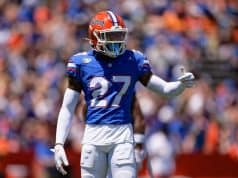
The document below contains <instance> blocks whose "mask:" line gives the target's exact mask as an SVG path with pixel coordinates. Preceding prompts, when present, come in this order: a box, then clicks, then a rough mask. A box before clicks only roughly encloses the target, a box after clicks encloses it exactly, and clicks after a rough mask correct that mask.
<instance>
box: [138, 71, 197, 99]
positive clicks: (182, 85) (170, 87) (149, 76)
mask: <svg viewBox="0 0 238 178" xmlns="http://www.w3.org/2000/svg"><path fill="white" fill-rule="evenodd" d="M140 82H141V83H142V84H143V85H144V86H146V87H147V88H149V89H150V90H152V91H154V92H155V93H158V94H159V95H162V96H165V97H173V96H177V95H179V94H181V93H182V92H183V91H184V90H185V89H186V88H190V87H192V86H193V85H194V75H193V74H192V73H190V72H182V75H181V77H179V78H178V80H177V81H174V82H166V81H165V80H163V79H161V78H160V77H158V76H156V75H155V74H153V73H152V72H151V71H149V72H147V73H146V74H144V75H143V76H142V77H140Z"/></svg>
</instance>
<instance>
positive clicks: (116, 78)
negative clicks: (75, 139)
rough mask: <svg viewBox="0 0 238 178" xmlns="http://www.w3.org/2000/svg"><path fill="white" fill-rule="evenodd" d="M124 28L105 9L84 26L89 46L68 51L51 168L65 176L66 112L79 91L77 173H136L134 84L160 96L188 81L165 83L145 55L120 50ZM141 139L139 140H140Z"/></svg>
mask: <svg viewBox="0 0 238 178" xmlns="http://www.w3.org/2000/svg"><path fill="white" fill-rule="evenodd" d="M127 33H128V29H127V28H126V26H125V24H124V22H123V19H122V18H121V17H120V16H119V15H116V14H114V13H113V12H111V11H102V12H99V13H97V14H96V15H95V16H94V17H93V19H92V21H91V22H90V25H89V42H90V44H91V46H92V48H93V49H92V50H89V51H87V52H83V53H78V54H75V55H73V56H72V57H71V58H70V59H69V61H68V64H67V74H68V87H67V89H66V90H65V94H64V98H63V103H62V106H61V109H60V112H59V116H58V122H57V129H56V143H55V146H54V149H55V163H56V168H57V169H58V170H59V171H60V172H61V173H62V174H66V171H65V170H64V167H63V165H66V166H67V165H68V164H69V163H68V160H67V157H66V154H65V151H64V143H65V139H66V137H67V135H68V132H69V129H70V125H71V121H72V116H73V113H74V110H75V107H76V104H77V102H78V98H79V96H80V93H81V91H83V92H84V94H85V100H86V104H87V117H86V126H85V131H84V136H83V140H82V152H81V177H82V178H105V177H106V174H107V171H108V170H109V172H111V175H112V177H113V178H121V177H126V178H134V177H136V162H135V153H134V150H133V149H134V145H133V144H134V138H133V128H132V115H131V105H132V100H133V95H134V89H135V84H136V82H138V81H139V82H141V83H142V84H143V85H144V86H145V87H147V88H148V89H150V90H152V91H154V92H156V93H158V94H159V95H162V96H166V97H173V96H177V95H179V94H181V93H182V92H183V91H184V90H185V89H186V88H190V87H192V86H193V84H194V76H193V74H192V73H189V72H185V73H184V74H183V75H182V76H181V77H180V78H179V79H178V80H177V81H174V82H166V81H164V80H163V79H161V78H160V77H158V76H156V75H154V74H153V73H152V72H151V68H150V65H149V62H148V60H147V58H146V57H145V56H144V55H143V54H142V53H141V52H139V51H136V50H129V49H126V40H127ZM140 139H143V138H140Z"/></svg>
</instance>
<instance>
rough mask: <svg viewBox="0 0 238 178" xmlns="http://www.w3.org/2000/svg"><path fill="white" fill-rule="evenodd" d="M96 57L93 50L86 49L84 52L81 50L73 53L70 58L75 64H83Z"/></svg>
mask: <svg viewBox="0 0 238 178" xmlns="http://www.w3.org/2000/svg"><path fill="white" fill-rule="evenodd" d="M93 58H94V56H93V54H92V51H84V52H79V53H76V54H74V55H72V56H71V57H70V58H69V62H70V63H75V64H78V65H80V64H82V63H89V62H91V60H92V59H93Z"/></svg>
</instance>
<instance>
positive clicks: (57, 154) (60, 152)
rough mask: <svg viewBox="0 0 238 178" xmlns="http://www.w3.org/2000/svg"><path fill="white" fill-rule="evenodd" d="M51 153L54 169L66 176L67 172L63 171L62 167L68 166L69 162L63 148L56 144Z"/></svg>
mask: <svg viewBox="0 0 238 178" xmlns="http://www.w3.org/2000/svg"><path fill="white" fill-rule="evenodd" d="M51 151H53V152H54V159H55V165H56V169H57V170H58V171H59V172H60V173H61V174H63V175H66V174H67V172H66V171H65V169H64V167H63V166H68V165H69V162H68V159H67V157H66V154H65V151H64V147H63V145H61V144H56V145H55V147H54V149H51Z"/></svg>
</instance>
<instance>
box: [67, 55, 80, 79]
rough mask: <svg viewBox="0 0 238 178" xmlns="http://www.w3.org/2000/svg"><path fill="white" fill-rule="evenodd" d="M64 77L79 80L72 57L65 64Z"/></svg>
mask: <svg viewBox="0 0 238 178" xmlns="http://www.w3.org/2000/svg"><path fill="white" fill-rule="evenodd" d="M66 75H67V76H68V77H71V78H75V79H77V80H78V79H79V66H78V65H77V64H76V62H75V61H74V58H73V57H71V58H70V59H69V60H68V62H67V66H66Z"/></svg>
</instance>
